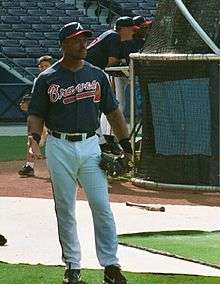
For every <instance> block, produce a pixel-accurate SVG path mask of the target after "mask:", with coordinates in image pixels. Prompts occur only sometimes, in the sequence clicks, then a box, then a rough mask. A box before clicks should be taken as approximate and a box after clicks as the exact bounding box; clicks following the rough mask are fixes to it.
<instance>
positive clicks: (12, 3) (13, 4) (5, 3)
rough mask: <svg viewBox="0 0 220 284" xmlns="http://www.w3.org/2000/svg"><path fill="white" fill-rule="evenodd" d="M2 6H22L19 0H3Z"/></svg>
mask: <svg viewBox="0 0 220 284" xmlns="http://www.w3.org/2000/svg"><path fill="white" fill-rule="evenodd" d="M1 5H2V7H5V8H14V7H20V3H19V1H15V0H14V1H9V0H8V1H2V3H1Z"/></svg>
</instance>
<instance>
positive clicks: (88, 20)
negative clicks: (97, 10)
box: [79, 16, 98, 25]
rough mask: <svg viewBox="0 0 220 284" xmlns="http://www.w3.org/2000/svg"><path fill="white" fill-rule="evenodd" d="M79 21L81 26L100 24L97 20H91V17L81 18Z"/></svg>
mask: <svg viewBox="0 0 220 284" xmlns="http://www.w3.org/2000/svg"><path fill="white" fill-rule="evenodd" d="M79 21H80V23H81V24H83V23H84V24H89V25H92V24H97V23H98V20H97V19H96V18H89V17H85V16H84V17H79Z"/></svg>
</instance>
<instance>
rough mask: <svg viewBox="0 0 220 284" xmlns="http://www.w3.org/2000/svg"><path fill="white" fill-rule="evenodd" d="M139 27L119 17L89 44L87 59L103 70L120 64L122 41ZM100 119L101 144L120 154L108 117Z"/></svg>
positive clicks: (118, 97) (118, 95)
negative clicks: (109, 27) (111, 27)
mask: <svg viewBox="0 0 220 284" xmlns="http://www.w3.org/2000/svg"><path fill="white" fill-rule="evenodd" d="M137 29H138V28H137V27H136V26H135V24H134V22H133V19H132V18H131V17H128V16H124V17H119V18H118V19H117V20H116V22H115V26H114V28H113V29H110V30H108V31H105V32H104V33H102V34H101V35H99V36H98V37H97V38H95V39H94V40H93V41H92V42H91V43H90V44H89V45H88V47H87V57H86V61H88V62H90V63H91V64H93V65H95V66H98V67H100V68H101V69H103V70H104V69H105V68H106V67H110V66H115V65H119V64H120V45H121V42H123V41H125V40H130V39H132V38H133V35H134V33H135V32H136V31H137ZM116 81H117V79H116ZM116 84H117V85H116V97H117V99H118V100H119V107H120V109H123V106H122V103H123V100H121V93H120V92H121V89H120V83H116ZM100 120H101V123H100V128H99V129H98V130H97V134H98V135H99V137H100V138H99V144H100V147H101V149H102V151H104V152H112V153H113V154H120V152H121V149H120V148H119V147H118V144H117V141H116V140H115V137H114V135H112V134H111V128H110V126H109V123H108V121H107V120H106V117H105V116H103V115H102V116H101V118H100Z"/></svg>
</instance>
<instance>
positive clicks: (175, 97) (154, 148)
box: [131, 0, 220, 190]
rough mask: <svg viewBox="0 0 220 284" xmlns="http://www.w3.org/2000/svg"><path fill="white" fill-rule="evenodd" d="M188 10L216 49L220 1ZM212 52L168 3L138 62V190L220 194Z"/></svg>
mask: <svg viewBox="0 0 220 284" xmlns="http://www.w3.org/2000/svg"><path fill="white" fill-rule="evenodd" d="M184 3H185V5H186V6H187V8H188V10H189V11H190V13H191V14H192V15H193V17H195V18H196V21H197V22H199V24H200V25H201V26H202V27H203V29H204V30H205V31H206V33H207V34H208V36H209V37H210V38H211V39H212V40H213V41H214V42H216V44H217V34H218V32H219V31H218V26H217V25H215V24H214V23H215V22H217V20H216V19H218V22H219V12H220V3H219V1H217V0H210V1H207V2H206V1H197V0H192V1H190V0H187V1H184ZM210 19H213V21H210ZM210 22H211V23H210ZM211 53H213V52H212V51H211V50H210V47H209V46H207V44H206V43H205V42H204V41H203V40H202V39H201V38H200V37H199V36H198V34H197V33H196V32H195V31H194V30H193V28H192V27H191V26H190V24H189V23H188V21H187V20H186V19H185V17H184V16H183V15H182V14H181V12H180V10H179V9H178V7H177V5H176V3H175V1H169V0H161V1H160V2H159V7H158V12H157V15H156V18H155V22H154V24H153V27H152V30H151V33H150V35H149V37H148V39H147V41H146V43H145V46H144V50H143V52H142V53H136V54H132V55H131V60H133V66H134V72H135V74H136V75H137V76H138V79H139V81H140V84H141V96H142V145H141V153H140V160H139V161H138V164H137V172H136V178H135V179H133V182H134V183H136V184H137V185H147V186H148V185H150V186H152V185H153V184H154V183H155V184H170V185H186V187H187V185H189V186H195V187H196V188H198V189H200V187H201V188H202V189H205V188H208V189H210V190H212V189H213V190H219V189H220V188H219V185H220V184H219V92H220V81H219V79H220V56H217V55H215V54H211Z"/></svg>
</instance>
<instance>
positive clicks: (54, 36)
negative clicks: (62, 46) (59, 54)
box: [41, 32, 58, 40]
mask: <svg viewBox="0 0 220 284" xmlns="http://www.w3.org/2000/svg"><path fill="white" fill-rule="evenodd" d="M44 36H45V38H46V39H56V40H58V32H50V33H47V32H46V33H44ZM41 39H42V38H41Z"/></svg>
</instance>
